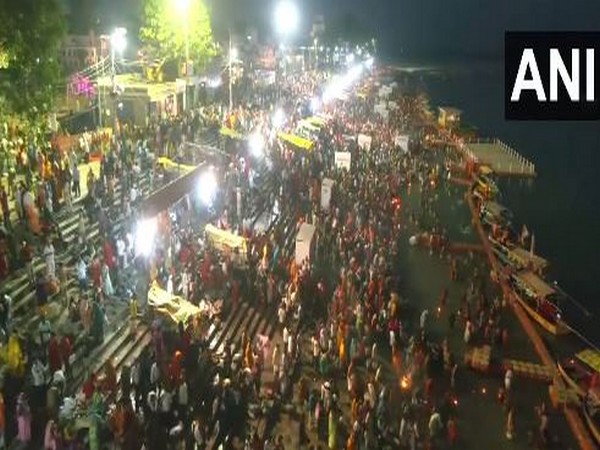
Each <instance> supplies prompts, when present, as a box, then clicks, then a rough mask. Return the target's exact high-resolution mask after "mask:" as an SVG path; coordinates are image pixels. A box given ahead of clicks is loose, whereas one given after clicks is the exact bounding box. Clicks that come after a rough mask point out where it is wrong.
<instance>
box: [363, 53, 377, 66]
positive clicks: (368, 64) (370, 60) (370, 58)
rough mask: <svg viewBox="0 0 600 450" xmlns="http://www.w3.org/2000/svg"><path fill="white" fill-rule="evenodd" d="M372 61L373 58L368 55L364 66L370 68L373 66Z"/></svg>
mask: <svg viewBox="0 0 600 450" xmlns="http://www.w3.org/2000/svg"><path fill="white" fill-rule="evenodd" d="M367 56H368V55H367ZM374 62H375V61H374V60H373V58H372V57H370V56H369V58H368V59H367V60H366V61H365V66H366V67H367V69H370V68H371V67H373V63H374Z"/></svg>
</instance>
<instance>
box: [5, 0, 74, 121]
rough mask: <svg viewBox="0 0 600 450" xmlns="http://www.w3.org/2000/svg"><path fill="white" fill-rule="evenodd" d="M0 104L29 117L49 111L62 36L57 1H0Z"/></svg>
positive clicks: (61, 16)
mask: <svg viewBox="0 0 600 450" xmlns="http://www.w3.org/2000/svg"><path fill="white" fill-rule="evenodd" d="M0 17H2V27H0V50H1V51H0V53H2V54H3V55H4V57H3V58H2V59H3V60H4V64H2V65H0V103H1V104H3V105H4V106H5V107H6V108H7V109H8V110H9V111H10V112H12V113H16V114H24V115H27V116H29V117H35V116H38V115H39V114H41V113H45V112H47V111H48V110H50V108H51V106H52V100H53V97H54V93H55V91H56V88H57V84H58V83H59V82H60V79H61V72H60V64H59V62H58V50H59V48H60V45H61V43H62V39H63V37H64V33H65V15H64V11H63V10H62V8H61V3H60V1H59V0H19V1H18V2H15V1H12V0H0Z"/></svg>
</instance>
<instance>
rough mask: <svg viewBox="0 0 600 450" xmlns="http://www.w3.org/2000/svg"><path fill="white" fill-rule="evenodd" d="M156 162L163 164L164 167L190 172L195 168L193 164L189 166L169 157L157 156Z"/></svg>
mask: <svg viewBox="0 0 600 450" xmlns="http://www.w3.org/2000/svg"><path fill="white" fill-rule="evenodd" d="M158 163H159V164H161V165H163V166H164V167H165V169H173V170H182V171H184V172H191V171H192V170H194V169H195V168H196V167H195V166H190V165H187V164H177V163H176V162H174V161H172V160H170V159H169V158H165V157H164V156H161V157H160V158H158Z"/></svg>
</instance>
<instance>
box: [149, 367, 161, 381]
mask: <svg viewBox="0 0 600 450" xmlns="http://www.w3.org/2000/svg"><path fill="white" fill-rule="evenodd" d="M159 378H160V371H159V369H158V363H157V362H156V361H154V362H153V363H152V367H151V368H150V384H151V385H152V386H156V385H157V384H158V380H159Z"/></svg>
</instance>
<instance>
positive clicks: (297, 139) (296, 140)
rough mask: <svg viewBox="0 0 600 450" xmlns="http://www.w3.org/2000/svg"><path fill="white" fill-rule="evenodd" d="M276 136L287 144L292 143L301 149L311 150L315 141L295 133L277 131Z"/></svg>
mask: <svg viewBox="0 0 600 450" xmlns="http://www.w3.org/2000/svg"><path fill="white" fill-rule="evenodd" d="M277 137H278V138H279V139H281V140H282V141H284V142H287V143H288V144H292V145H294V146H296V147H298V148H301V149H303V150H312V149H313V147H314V145H315V143H314V142H313V141H311V140H310V139H306V138H303V137H301V136H297V135H295V134H288V133H278V134H277Z"/></svg>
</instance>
